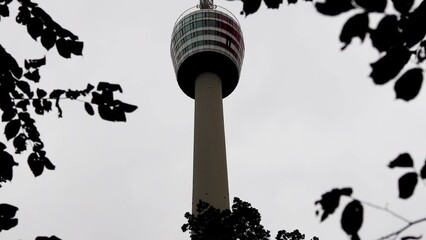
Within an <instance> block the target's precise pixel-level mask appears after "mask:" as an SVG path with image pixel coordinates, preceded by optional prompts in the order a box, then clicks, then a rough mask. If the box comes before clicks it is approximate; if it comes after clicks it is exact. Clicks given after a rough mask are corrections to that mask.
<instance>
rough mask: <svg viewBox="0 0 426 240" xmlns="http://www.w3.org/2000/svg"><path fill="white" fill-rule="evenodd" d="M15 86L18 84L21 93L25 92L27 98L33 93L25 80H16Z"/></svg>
mask: <svg viewBox="0 0 426 240" xmlns="http://www.w3.org/2000/svg"><path fill="white" fill-rule="evenodd" d="M16 86H18V88H19V89H21V91H22V92H23V93H25V94H26V95H27V96H28V97H29V98H32V97H33V95H34V93H33V92H31V88H30V85H29V84H28V83H27V82H25V81H19V80H18V81H16Z"/></svg>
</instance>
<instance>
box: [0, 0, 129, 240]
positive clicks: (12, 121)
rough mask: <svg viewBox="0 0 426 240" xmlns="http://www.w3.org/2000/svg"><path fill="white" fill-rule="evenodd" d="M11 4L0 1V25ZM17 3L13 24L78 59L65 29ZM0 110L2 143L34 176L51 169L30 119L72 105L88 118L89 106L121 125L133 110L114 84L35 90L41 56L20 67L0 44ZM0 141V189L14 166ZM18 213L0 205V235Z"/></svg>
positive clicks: (78, 47) (25, 1)
mask: <svg viewBox="0 0 426 240" xmlns="http://www.w3.org/2000/svg"><path fill="white" fill-rule="evenodd" d="M12 1H13V0H0V20H1V19H2V18H4V17H9V4H10V3H11V2H12ZM15 1H17V2H18V3H19V8H18V13H17V16H16V22H17V23H18V24H20V25H23V26H25V27H26V28H27V31H28V34H29V35H30V36H31V37H32V38H33V39H34V40H35V41H37V42H40V43H41V45H42V46H43V47H44V48H45V49H46V50H47V51H48V50H51V49H52V48H53V47H55V46H56V50H57V52H58V53H59V55H61V56H62V57H64V58H71V57H72V56H73V55H74V56H80V55H82V54H83V42H81V41H79V39H78V37H77V36H76V35H74V34H73V33H72V32H70V31H69V30H67V29H65V28H63V27H61V26H60V25H59V24H58V23H56V22H55V21H54V20H53V19H52V18H51V17H50V16H49V15H48V14H47V13H46V12H45V11H44V10H43V9H42V8H40V7H39V6H38V4H36V3H34V2H32V1H30V0H15ZM0 62H1V64H0V110H1V112H2V115H1V121H2V122H3V123H4V134H5V137H6V140H7V141H12V142H13V147H14V149H15V154H21V153H23V152H25V151H27V150H28V146H31V148H32V149H31V151H30V153H29V155H28V161H27V162H28V166H29V167H30V169H31V171H32V173H33V174H34V176H35V177H38V176H40V175H41V174H42V173H43V171H44V169H48V170H54V169H55V165H54V164H53V163H52V162H51V161H50V160H49V158H48V157H47V153H46V151H45V150H44V144H43V141H42V140H41V137H40V133H39V131H38V130H37V126H36V122H35V120H34V118H33V114H37V115H44V114H45V113H48V112H51V111H52V107H53V105H54V106H55V107H56V109H57V112H58V116H59V117H62V115H63V112H62V108H61V106H60V102H61V101H63V100H65V99H67V100H76V101H79V102H82V103H83V104H84V108H85V110H86V112H87V113H88V114H89V115H94V114H95V110H94V106H96V107H97V112H98V114H99V116H100V117H101V118H102V119H104V120H107V121H113V122H125V121H126V113H131V112H133V111H135V110H136V109H137V107H136V106H134V105H131V104H128V103H124V102H122V101H120V100H118V99H115V98H114V93H115V92H120V93H122V89H121V87H120V85H118V84H112V83H107V82H100V83H98V85H97V88H96V89H95V87H94V86H93V85H91V84H88V85H87V87H86V88H85V89H83V90H71V89H68V90H62V89H55V90H53V91H51V92H50V94H49V95H48V93H47V91H46V90H44V89H41V88H37V87H36V85H37V84H38V83H39V82H40V79H41V76H40V72H39V69H40V67H42V66H44V65H45V64H46V56H44V57H43V58H40V59H27V60H25V61H24V64H23V65H24V67H23V68H22V67H21V66H20V65H19V64H18V63H17V61H16V60H15V58H14V57H13V56H12V55H11V54H10V53H8V52H7V51H6V49H5V48H4V47H3V46H2V45H0ZM6 149H7V147H6V145H5V144H4V143H2V142H0V188H1V186H2V185H1V184H3V183H6V182H8V181H12V179H13V167H15V166H18V163H17V162H15V160H14V158H13V155H12V154H10V153H8V152H7V151H6ZM17 210H18V208H17V207H15V206H12V205H10V204H5V203H2V204H0V232H1V231H6V230H9V229H11V228H13V227H15V226H16V225H17V224H18V219H16V218H15V214H16V212H17ZM37 239H38V240H46V239H51V240H58V239H59V238H57V237H56V236H51V237H37Z"/></svg>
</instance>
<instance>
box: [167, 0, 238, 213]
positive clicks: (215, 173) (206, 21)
mask: <svg viewBox="0 0 426 240" xmlns="http://www.w3.org/2000/svg"><path fill="white" fill-rule="evenodd" d="M170 52H171V57H172V61H173V66H174V69H175V72H176V77H177V81H178V84H179V87H180V89H181V90H182V91H183V92H184V93H185V94H186V95H187V96H188V97H190V98H193V99H195V121H194V123H195V126H194V165H193V190H192V191H193V192H192V212H193V213H196V205H197V204H198V202H199V200H202V201H204V202H207V203H209V204H211V205H212V206H214V207H215V208H219V209H229V190H228V173H227V166H226V150H225V130H224V123H223V107H222V99H223V98H225V97H227V96H228V95H229V94H231V93H232V91H234V89H235V87H236V86H237V84H238V79H239V77H240V70H241V66H242V63H243V58H244V41H243V34H242V32H241V28H240V25H239V23H238V20H237V18H236V17H235V16H234V15H233V14H232V13H230V12H229V11H228V10H226V9H224V8H221V7H218V6H216V5H214V4H213V0H200V4H199V5H197V6H196V7H193V8H190V9H188V10H187V11H185V12H184V13H182V15H181V16H180V17H179V18H178V20H177V21H176V24H175V26H174V28H173V34H172V43H171V46H170Z"/></svg>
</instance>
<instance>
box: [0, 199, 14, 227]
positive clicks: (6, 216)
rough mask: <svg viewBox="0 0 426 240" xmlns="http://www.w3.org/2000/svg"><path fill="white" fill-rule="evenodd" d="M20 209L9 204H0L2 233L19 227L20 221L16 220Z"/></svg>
mask: <svg viewBox="0 0 426 240" xmlns="http://www.w3.org/2000/svg"><path fill="white" fill-rule="evenodd" d="M17 211H18V208H17V207H15V206H12V205H9V204H5V203H1V204H0V232H1V231H2V230H6V231H7V230H10V229H11V228H13V227H15V226H16V225H18V219H16V218H14V217H15V215H16V212H17Z"/></svg>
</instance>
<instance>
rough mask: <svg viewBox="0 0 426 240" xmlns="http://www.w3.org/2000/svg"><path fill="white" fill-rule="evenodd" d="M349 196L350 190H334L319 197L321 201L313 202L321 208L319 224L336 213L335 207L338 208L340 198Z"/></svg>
mask: <svg viewBox="0 0 426 240" xmlns="http://www.w3.org/2000/svg"><path fill="white" fill-rule="evenodd" d="M351 194H352V189H351V188H343V189H338V188H334V189H332V190H331V191H329V192H326V193H324V194H323V195H322V196H321V199H320V200H318V201H316V202H315V205H318V204H319V205H320V206H321V208H322V216H321V222H322V221H324V220H325V219H326V218H327V217H328V216H329V215H330V214H333V213H334V212H335V211H336V209H337V207H339V203H340V197H341V196H343V195H345V196H350V195H351ZM318 214H319V212H317V215H318Z"/></svg>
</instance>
